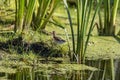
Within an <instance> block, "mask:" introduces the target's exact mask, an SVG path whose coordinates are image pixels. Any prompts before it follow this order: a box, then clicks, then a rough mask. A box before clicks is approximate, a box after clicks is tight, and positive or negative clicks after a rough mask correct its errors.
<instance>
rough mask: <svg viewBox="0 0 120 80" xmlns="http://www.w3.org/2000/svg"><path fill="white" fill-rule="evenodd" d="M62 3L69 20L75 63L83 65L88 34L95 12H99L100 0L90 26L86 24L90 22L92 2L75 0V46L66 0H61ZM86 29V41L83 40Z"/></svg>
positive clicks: (91, 27)
mask: <svg viewBox="0 0 120 80" xmlns="http://www.w3.org/2000/svg"><path fill="white" fill-rule="evenodd" d="M63 1H64V4H65V6H66V10H67V13H68V19H69V22H70V27H71V33H72V45H73V55H75V58H76V60H77V63H83V62H84V57H85V53H86V49H87V44H88V41H89V37H90V33H91V31H92V29H93V23H94V20H95V16H96V13H97V11H98V10H99V6H100V4H101V3H102V0H101V2H100V3H99V4H98V6H97V8H96V9H95V12H94V14H93V16H92V21H91V22H90V23H89V24H90V25H89V24H88V22H89V21H90V16H91V11H92V6H93V4H92V3H93V1H92V0H91V1H88V0H85V1H82V0H77V41H76V44H75V39H74V28H73V24H72V19H71V15H70V12H69V9H68V6H67V2H66V0H63ZM88 27H89V32H88V36H87V39H86V40H85V35H86V33H87V29H88ZM73 55H72V56H73ZM70 57H71V56H70ZM71 58H72V57H71ZM73 58H74V57H73ZM73 60H74V59H73Z"/></svg>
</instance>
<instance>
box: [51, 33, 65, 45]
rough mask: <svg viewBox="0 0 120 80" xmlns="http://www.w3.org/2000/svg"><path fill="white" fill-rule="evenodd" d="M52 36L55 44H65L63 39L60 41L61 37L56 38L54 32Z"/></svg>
mask: <svg viewBox="0 0 120 80" xmlns="http://www.w3.org/2000/svg"><path fill="white" fill-rule="evenodd" d="M52 34H53V40H54V42H55V43H57V44H63V43H65V42H66V41H65V40H64V39H62V38H61V37H57V36H56V33H55V31H53V33H52Z"/></svg>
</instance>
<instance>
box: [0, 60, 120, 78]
mask: <svg viewBox="0 0 120 80" xmlns="http://www.w3.org/2000/svg"><path fill="white" fill-rule="evenodd" d="M113 64H114V75H115V80H120V68H119V66H120V60H119V59H116V60H114V63H113ZM86 65H89V66H92V67H96V68H98V69H99V70H97V71H90V70H78V71H77V70H68V71H67V70H65V69H57V68H56V69H52V68H47V70H46V69H37V68H35V67H32V68H31V67H24V68H20V67H19V68H18V69H17V72H16V73H0V80H8V79H9V80H112V73H111V62H110V60H109V59H107V60H87V61H86ZM68 68H69V67H68Z"/></svg>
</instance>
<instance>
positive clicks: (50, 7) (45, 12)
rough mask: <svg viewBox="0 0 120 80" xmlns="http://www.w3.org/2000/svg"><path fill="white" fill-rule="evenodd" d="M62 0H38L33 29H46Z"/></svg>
mask: <svg viewBox="0 0 120 80" xmlns="http://www.w3.org/2000/svg"><path fill="white" fill-rule="evenodd" d="M59 2H60V0H38V2H37V4H38V5H37V6H36V12H34V16H33V23H32V24H33V29H35V30H38V31H39V30H40V29H45V27H46V24H47V23H48V21H49V19H50V18H51V16H52V14H53V12H54V10H55V8H56V7H57V5H58V3H59Z"/></svg>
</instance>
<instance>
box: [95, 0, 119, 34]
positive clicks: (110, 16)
mask: <svg viewBox="0 0 120 80" xmlns="http://www.w3.org/2000/svg"><path fill="white" fill-rule="evenodd" d="M98 3H99V0H98ZM111 3H112V0H104V1H103V9H104V17H103V18H104V21H103V20H102V16H101V11H99V12H98V15H99V25H98V24H97V29H98V33H99V35H107V36H111V35H112V36H113V35H115V27H116V25H115V20H116V14H117V9H118V3H119V0H114V2H113V5H112V4H111Z"/></svg>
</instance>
